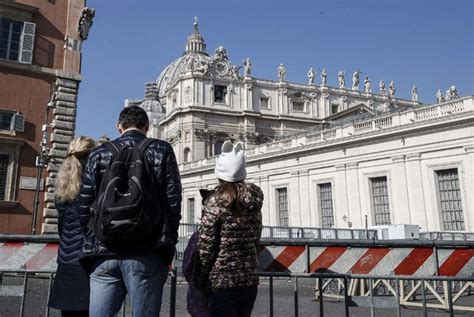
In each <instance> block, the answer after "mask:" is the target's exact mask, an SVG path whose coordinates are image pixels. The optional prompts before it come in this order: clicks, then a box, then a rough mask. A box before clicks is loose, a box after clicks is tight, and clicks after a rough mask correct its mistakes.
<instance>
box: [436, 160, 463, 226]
mask: <svg viewBox="0 0 474 317" xmlns="http://www.w3.org/2000/svg"><path fill="white" fill-rule="evenodd" d="M436 175H437V178H438V197H439V202H440V207H441V218H442V221H443V229H444V230H465V229H464V215H463V211H462V199H461V191H460V188H459V177H458V170H457V168H452V169H446V170H440V171H436Z"/></svg>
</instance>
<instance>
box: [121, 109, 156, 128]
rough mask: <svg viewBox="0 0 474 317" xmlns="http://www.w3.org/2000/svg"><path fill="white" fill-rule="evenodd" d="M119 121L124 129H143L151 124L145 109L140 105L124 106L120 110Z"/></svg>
mask: <svg viewBox="0 0 474 317" xmlns="http://www.w3.org/2000/svg"><path fill="white" fill-rule="evenodd" d="M118 122H119V124H120V125H121V126H122V128H123V129H124V130H126V129H128V128H137V129H143V128H145V127H147V126H148V124H149V121H148V116H147V114H146V112H145V110H143V109H142V108H140V107H138V106H130V107H125V108H123V110H122V111H121V112H120V115H119V120H118Z"/></svg>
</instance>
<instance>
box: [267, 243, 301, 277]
mask: <svg viewBox="0 0 474 317" xmlns="http://www.w3.org/2000/svg"><path fill="white" fill-rule="evenodd" d="M304 249H305V247H304V246H288V247H286V248H285V249H284V250H283V251H282V252H281V253H280V254H279V255H278V256H277V257H276V259H274V260H273V261H272V263H270V265H269V266H268V267H267V268H266V269H265V271H267V272H271V271H273V272H285V271H287V270H288V267H289V266H290V265H291V264H293V262H295V260H296V259H297V258H298V257H299V256H300V255H301V254H302V253H303V252H304Z"/></svg>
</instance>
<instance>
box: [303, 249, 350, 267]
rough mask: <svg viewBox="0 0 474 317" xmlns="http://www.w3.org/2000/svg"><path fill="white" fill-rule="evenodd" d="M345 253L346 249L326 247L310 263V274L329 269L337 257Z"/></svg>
mask: <svg viewBox="0 0 474 317" xmlns="http://www.w3.org/2000/svg"><path fill="white" fill-rule="evenodd" d="M344 252H346V247H327V248H326V250H324V251H323V252H322V253H321V254H320V255H319V256H318V257H317V258H316V260H314V261H313V263H311V266H310V268H309V269H310V273H313V272H316V271H318V270H320V269H329V267H330V266H331V265H333V263H334V262H336V261H337V259H339V257H340V256H341V255H342V254H343V253H344Z"/></svg>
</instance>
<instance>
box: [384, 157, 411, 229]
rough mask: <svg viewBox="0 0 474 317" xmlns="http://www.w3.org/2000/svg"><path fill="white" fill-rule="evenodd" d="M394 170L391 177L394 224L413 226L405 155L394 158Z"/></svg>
mask: <svg viewBox="0 0 474 317" xmlns="http://www.w3.org/2000/svg"><path fill="white" fill-rule="evenodd" d="M392 162H393V168H392V177H390V183H391V184H390V185H391V191H390V194H391V195H392V197H389V199H390V200H391V204H390V206H391V207H392V208H393V210H392V222H393V224H412V219H411V209H410V197H408V191H407V189H408V188H407V176H406V175H407V174H406V170H405V155H400V156H395V157H392Z"/></svg>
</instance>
